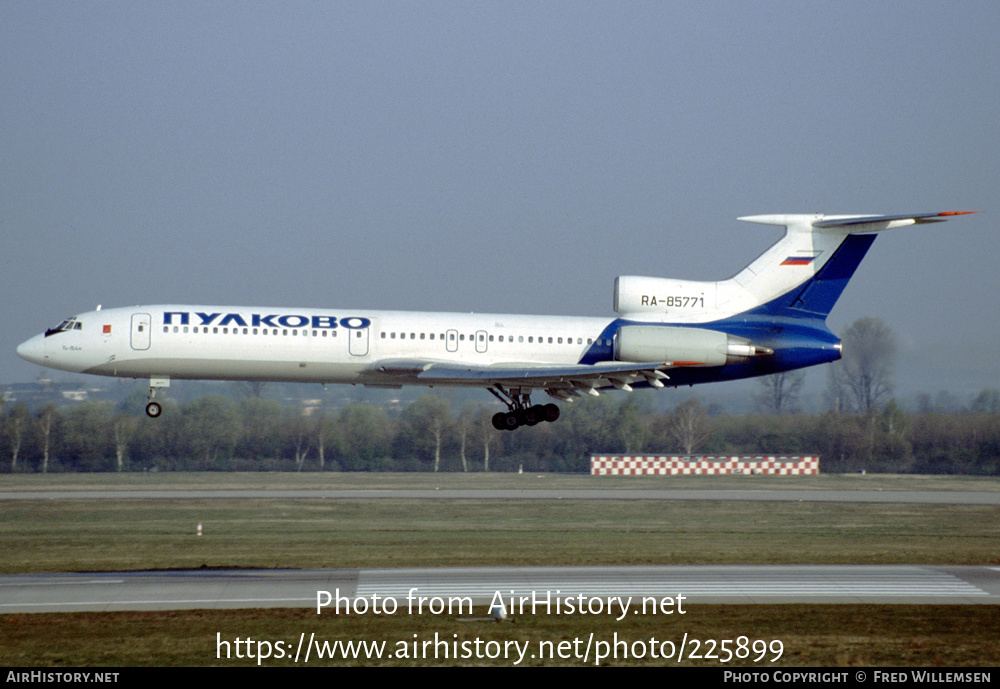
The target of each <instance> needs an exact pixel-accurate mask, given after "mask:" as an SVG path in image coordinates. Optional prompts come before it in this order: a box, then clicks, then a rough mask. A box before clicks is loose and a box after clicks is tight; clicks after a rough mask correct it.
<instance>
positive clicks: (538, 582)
mask: <svg viewBox="0 0 1000 689" xmlns="http://www.w3.org/2000/svg"><path fill="white" fill-rule="evenodd" d="M323 592H327V593H328V594H329V600H328V598H327V596H325V595H324V593H323ZM497 593H499V594H500V595H501V596H503V597H504V599H505V600H509V599H510V597H511V596H513V597H514V598H515V599H520V598H521V597H525V598H526V599H527V600H528V601H537V603H536V604H537V605H546V603H545V601H549V603H548V604H549V605H555V604H556V600H557V599H558V600H560V601H566V600H572V601H573V603H574V604H577V601H579V602H580V604H582V603H583V601H588V602H589V601H593V602H592V603H591V604H592V605H596V604H597V601H599V600H604V601H606V600H607V599H608V598H610V597H614V596H618V597H623V598H627V597H632V598H631V600H632V602H633V603H634V604H640V603H642V602H648V604H649V605H654V604H656V605H660V604H661V602H663V601H665V600H666V599H670V600H671V601H672V602H671V603H670V605H674V606H676V605H684V606H690V605H698V604H709V603H726V604H765V603H766V604H775V603H916V604H931V603H937V604H950V605H955V604H987V605H998V604H1000V567H968V566H967V567H944V566H937V567H930V566H912V565H885V566H853V565H822V566H812V565H790V566H783V565H768V566H662V567H659V566H642V567H516V568H514V567H510V568H506V567H495V568H490V567H483V568H448V569H389V570H387V569H371V570H368V569H363V570H354V569H327V570H196V571H168V572H95V573H89V574H23V575H6V576H0V613H16V612H33V613H34V612H56V611H61V612H75V611H124V610H191V609H206V608H207V609H219V608H271V607H280V608H310V609H313V610H315V609H316V607H317V600H320V601H327V604H328V606H329V607H327V612H328V613H332V611H333V606H334V605H335V602H334V601H335V600H336V598H337V596H340V597H341V598H342V599H344V600H342V602H341V605H342V606H347V605H352V606H356V605H365V606H371V605H375V604H379V602H381V604H382V605H386V604H387V600H388V599H392V600H393V601H394V602H395V606H396V609H397V611H399V612H403V611H407V610H408V609H411V608H412V609H413V610H414V612H415V611H416V608H415V606H418V605H423V606H426V607H424V610H425V611H429V610H430V606H432V605H446V604H449V603H451V604H452V605H456V606H458V603H457V602H453V601H465V600H468V601H469V604H471V605H475V606H476V612H477V613H479V614H485V613H486V612H487V608H488V605H489V603H490V601H491V600H492V599H493V597H494V596H495V595H497ZM421 599H423V601H422V602H421ZM664 604H666V603H664ZM458 610H461V608H460V607H459V608H458ZM362 612H371V610H370V608H368V607H366V609H365V610H364V611H362ZM434 612H435V613H436V614H440V613H439V612H437V611H434ZM461 612H463V613H467V612H468V611H466V610H461ZM455 614H456V615H458V614H459V612H457V611H456V612H455Z"/></svg>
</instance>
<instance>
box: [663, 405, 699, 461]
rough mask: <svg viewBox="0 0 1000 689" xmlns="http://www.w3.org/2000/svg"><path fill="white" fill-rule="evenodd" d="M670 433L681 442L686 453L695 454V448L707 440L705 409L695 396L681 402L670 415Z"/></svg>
mask: <svg viewBox="0 0 1000 689" xmlns="http://www.w3.org/2000/svg"><path fill="white" fill-rule="evenodd" d="M668 424H669V426H668V427H669V429H670V434H671V435H673V436H674V438H676V439H677V442H678V443H680V446H681V449H683V450H684V454H687V455H690V454H693V453H694V451H695V448H697V447H698V446H699V445H701V443H703V442H705V439H706V438H707V437H708V428H707V426H706V425H705V410H704V408H702V406H701V403H700V402H698V400H696V399H695V398H693V397H692V398H690V399H688V400H685V401H684V402H681V403H680V404H678V405H677V407H676V408H674V411H673V412H671V414H670V416H669V417H668Z"/></svg>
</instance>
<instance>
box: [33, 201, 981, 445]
mask: <svg viewBox="0 0 1000 689" xmlns="http://www.w3.org/2000/svg"><path fill="white" fill-rule="evenodd" d="M970 212H974V211H950V212H944V213H921V214H917V215H754V216H748V217H744V218H740V220H745V221H748V222H753V223H761V224H765V225H778V226H784V227H785V228H786V229H785V234H784V236H783V237H782V238H781V239H779V240H778V241H777V242H776V243H775V244H774V245H772V246H771V247H770V248H769V249H768V250H767V251H765V252H764V253H763V254H761V256H759V257H758V258H757V259H756V260H755V261H754V262H753V263H751V264H750V265H749V266H747V267H746V268H744V269H743V270H742V271H741V272H740V273H738V274H737V275H736V276H735V277H732V278H730V279H728V280H723V281H720V282H699V281H692V280H672V279H667V278H657V277H640V276H632V275H629V276H620V277H618V278H617V279H616V280H615V282H614V310H615V312H617V314H618V315H617V316H615V317H604V318H583V317H570V316H527V315H520V316H519V315H497V314H475V313H470V314H465V313H423V312H404V311H368V310H365V309H307V308H301V309H300V308H293V309H288V308H261V307H246V306H185V305H160V306H130V307H123V308H113V309H101V308H100V307H98V309H97V310H96V311H90V312H88V313H83V314H80V315H78V316H73V317H72V318H68V319H66V320H64V321H63V322H62V323H60V324H59V325H57V326H55V327H54V328H52V329H50V330H46V331H45V332H44V333H43V334H40V335H36V336H35V337H33V338H31V339H30V340H28V341H27V342H25V343H23V344H22V345H21V346H19V347H18V348H17V353H18V354H19V355H20V356H21V357H22V358H24V359H27V360H28V361H31V362H33V363H36V364H40V365H42V366H48V367H50V368H55V369H61V370H64V371H73V372H76V373H91V374H95V375H101V376H119V377H124V378H148V379H149V384H150V390H149V400H148V404H147V405H146V413H147V414H148V415H149V416H151V417H156V416H159V415H160V413H161V412H162V407H161V405H160V404H159V403H158V402H156V401H154V396H155V394H156V390H157V389H158V388H161V387H167V386H168V385H169V384H170V380H171V379H173V378H178V379H200V380H252V381H292V382H310V383H323V384H326V383H350V384H361V385H367V386H374V387H390V388H398V387H401V386H403V385H425V386H430V387H434V386H465V387H483V388H486V389H487V390H488V391H489V392H491V393H492V394H493V395H494V396H496V397H497V398H498V399H499V400H500V401H501V402H503V403H504V404H505V405H506V406H507V410H508V411H506V412H498V413H497V414H495V415H494V417H493V425H494V426H496V428H497V429H507V430H513V429H515V428H518V427H519V426H525V425H526V426H533V425H535V424H537V423H539V422H540V421H555V420H556V419H557V418H558V417H559V407H558V406H556V405H555V404H552V403H549V404H544V405H543V404H532V402H531V394H532V392H534V391H536V390H544V391H545V392H546V393H548V395H549V396H551V397H553V398H555V399H557V400H564V401H572V400H573V398H574V397H578V396H580V395H594V396H596V395H598V394H599V391H600V390H603V389H608V388H617V389H618V390H625V391H631V390H632V389H633V388H637V387H640V388H649V387H652V388H664V387H676V386H679V385H694V384H696V383H708V382H712V381H724V380H735V379H738V378H751V377H754V376H762V375H769V374H773V373H779V372H782V371H788V370H792V369H797V368H803V367H806V366H814V365H816V364H823V363H827V362H830V361H835V360H836V359H839V358H840V354H841V343H840V340H839V339H838V338H837V336H836V335H834V334H833V333H832V332H831V331H830V330H829V328H828V327H827V325H826V318H827V316H828V315H829V313H830V311H831V309H833V306H834V304H835V303H836V302H837V299H838V298H839V297H840V295H841V293H842V292H843V290H844V288H845V287H846V286H847V282H848V280H850V279H851V276H852V275H853V274H854V271H855V269H856V268H857V267H858V264H859V263H860V262H861V260H862V259H863V258H864V256H865V253H866V252H867V251H868V248H869V247H870V246H871V245H872V242H873V241H874V240H875V237H876V234H877V233H878V232H882V231H884V230H889V229H893V228H897V227H904V226H907V225H920V224H925V223H933V222H941V221H944V220H947V219H949V218H950V217H951V216H955V215H964V214H966V213H970Z"/></svg>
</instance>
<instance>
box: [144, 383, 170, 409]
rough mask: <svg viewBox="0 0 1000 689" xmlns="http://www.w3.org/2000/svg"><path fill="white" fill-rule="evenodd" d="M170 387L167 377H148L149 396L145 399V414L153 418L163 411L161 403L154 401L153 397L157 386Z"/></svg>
mask: <svg viewBox="0 0 1000 689" xmlns="http://www.w3.org/2000/svg"><path fill="white" fill-rule="evenodd" d="M166 387H170V379H169V378H150V379H149V398H148V399H147V400H146V401H147V402H148V404H146V416H148V417H149V418H151V419H155V418H156V417H158V416H159V415H160V414H162V413H163V405H161V404H160V403H159V402H154V401H153V398H154V397H156V390H157V388H166Z"/></svg>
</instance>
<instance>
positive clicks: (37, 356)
mask: <svg viewBox="0 0 1000 689" xmlns="http://www.w3.org/2000/svg"><path fill="white" fill-rule="evenodd" d="M17 355H18V356H19V357H21V358H22V359H24V360H25V361H30V362H31V363H33V364H39V365H40V366H44V365H45V336H44V335H35V336H34V337H33V338H31V339H30V340H27V341H26V342H22V343H21V344H20V345H18V347H17Z"/></svg>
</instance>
